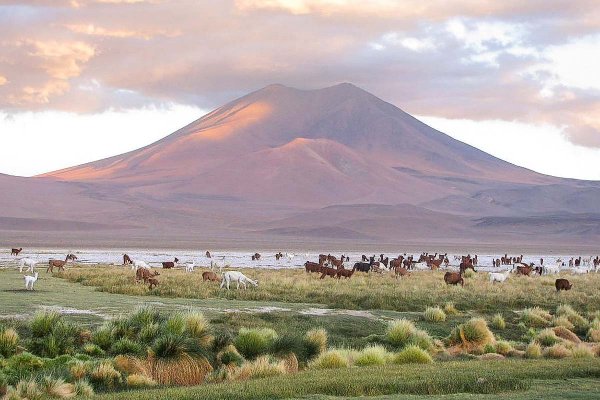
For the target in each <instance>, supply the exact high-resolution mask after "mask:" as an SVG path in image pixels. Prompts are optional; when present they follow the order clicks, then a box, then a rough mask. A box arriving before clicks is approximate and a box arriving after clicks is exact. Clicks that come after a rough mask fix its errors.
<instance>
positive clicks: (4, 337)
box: [0, 328, 19, 358]
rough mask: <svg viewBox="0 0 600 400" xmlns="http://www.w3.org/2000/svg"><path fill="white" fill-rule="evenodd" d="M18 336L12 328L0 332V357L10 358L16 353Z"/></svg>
mask: <svg viewBox="0 0 600 400" xmlns="http://www.w3.org/2000/svg"><path fill="white" fill-rule="evenodd" d="M18 346H19V334H18V333H17V331H15V330H14V329H13V328H7V329H2V331H0V356H2V357H7V358H8V357H10V356H12V355H13V354H15V353H16V352H17V348H18Z"/></svg>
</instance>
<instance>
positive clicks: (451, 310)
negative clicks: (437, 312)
mask: <svg viewBox="0 0 600 400" xmlns="http://www.w3.org/2000/svg"><path fill="white" fill-rule="evenodd" d="M444 312H445V313H446V314H448V315H458V314H460V311H458V310H457V309H456V307H455V306H454V303H452V302H450V301H449V302H447V303H446V304H444Z"/></svg>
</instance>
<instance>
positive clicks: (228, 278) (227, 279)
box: [220, 271, 258, 290]
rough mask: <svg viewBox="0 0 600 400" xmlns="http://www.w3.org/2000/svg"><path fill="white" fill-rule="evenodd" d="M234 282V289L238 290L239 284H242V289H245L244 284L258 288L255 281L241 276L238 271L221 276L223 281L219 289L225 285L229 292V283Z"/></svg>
mask: <svg viewBox="0 0 600 400" xmlns="http://www.w3.org/2000/svg"><path fill="white" fill-rule="evenodd" d="M232 281H233V282H235V283H236V284H237V286H236V288H237V289H239V288H240V283H241V284H242V286H243V287H244V289H246V288H247V287H246V283H250V284H251V285H253V286H254V287H258V282H257V281H253V280H252V279H250V278H248V277H247V276H246V275H244V274H242V273H241V272H239V271H227V272H225V273H224V274H223V280H221V286H220V287H221V289H222V288H223V287H224V286H225V285H227V290H229V284H230V283H231V282H232Z"/></svg>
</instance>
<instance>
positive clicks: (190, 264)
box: [185, 262, 196, 272]
mask: <svg viewBox="0 0 600 400" xmlns="http://www.w3.org/2000/svg"><path fill="white" fill-rule="evenodd" d="M195 266H196V264H194V263H193V262H188V263H185V272H194V267H195Z"/></svg>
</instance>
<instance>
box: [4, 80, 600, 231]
mask: <svg viewBox="0 0 600 400" xmlns="http://www.w3.org/2000/svg"><path fill="white" fill-rule="evenodd" d="M124 134H126V132H125V133H124ZM0 185H1V186H2V187H3V188H6V187H10V188H11V189H12V190H11V191H10V193H7V192H6V190H5V191H4V192H5V193H2V194H0V200H1V201H2V204H6V205H7V206H6V207H5V208H4V210H3V211H1V212H0V218H2V217H5V218H24V217H26V218H40V219H44V218H45V219H48V218H49V217H52V218H58V217H60V219H62V220H68V221H79V222H82V223H88V224H90V225H81V226H83V228H81V229H87V230H89V231H94V229H95V227H96V228H97V229H96V230H97V231H98V232H100V231H101V229H100V228H99V227H98V226H99V225H94V224H100V223H102V224H106V223H107V220H108V221H114V222H113V225H114V226H115V230H116V231H119V232H121V233H122V234H123V235H126V234H125V233H123V232H125V231H127V232H129V233H128V235H130V234H131V232H138V231H139V232H138V233H136V235H141V236H140V237H142V236H144V235H155V234H160V235H164V236H165V237H175V236H177V235H182V234H183V233H182V231H184V230H186V231H187V232H198V234H199V235H200V233H199V232H202V235H205V234H207V232H206V229H207V228H209V229H210V231H211V232H212V233H213V234H215V235H217V236H219V235H221V236H222V237H223V238H227V237H233V236H236V237H243V236H244V235H249V236H248V237H249V238H255V239H256V238H258V237H265V238H269V237H277V238H282V237H287V238H289V237H304V238H308V240H310V238H316V237H329V238H333V239H335V238H336V237H337V238H339V239H340V240H355V241H364V240H366V241H368V240H375V241H376V240H380V239H381V238H385V240H388V241H392V242H393V241H397V240H404V239H406V238H422V239H427V238H428V237H437V238H444V237H448V238H459V239H465V240H467V239H468V240H476V238H477V237H478V235H480V234H485V233H486V232H488V231H489V232H490V237H491V238H497V240H502V237H503V235H504V236H506V238H518V237H519V235H520V233H519V232H520V230H519V226H520V225H519V224H528V222H527V221H528V220H527V219H526V218H527V217H530V216H536V218H544V216H546V218H549V219H548V220H549V221H550V220H551V221H554V223H548V224H544V223H540V221H538V220H536V226H539V227H540V235H541V236H540V237H543V236H544V235H548V237H551V238H553V239H556V238H559V237H560V235H561V232H563V231H564V232H567V231H568V232H569V235H574V236H577V235H578V233H577V232H578V230H577V229H576V226H577V224H576V223H574V222H573V219H572V220H571V221H570V222H568V224H567V222H565V221H566V220H565V219H564V218H563V219H561V218H556V217H555V216H556V215H559V214H560V215H563V216H564V215H565V214H573V215H574V217H573V218H574V219H577V218H584V217H582V215H596V214H598V213H600V206H599V205H598V202H597V199H598V198H600V185H599V184H598V183H596V182H582V181H575V180H566V179H559V178H553V177H549V176H545V175H541V174H538V173H535V172H533V171H530V170H527V169H524V168H521V167H518V166H515V165H512V164H510V163H507V162H505V161H502V160H500V159H498V158H496V157H493V156H491V155H489V154H487V153H485V152H482V151H480V150H478V149H476V148H474V147H472V146H469V145H467V144H464V143H462V142H460V141H457V140H455V139H453V138H451V137H449V136H447V135H445V134H443V133H441V132H438V131H436V130H434V129H432V128H431V127H429V126H427V125H425V124H423V123H422V122H420V121H418V120H417V119H415V118H413V117H412V116H411V115H409V114H407V113H405V112H404V111H402V110H401V109H399V108H397V107H396V106H394V105H392V104H389V103H387V102H385V101H383V100H381V99H379V98H377V97H375V96H373V95H372V94H370V93H368V92H366V91H364V90H362V89H360V88H357V87H356V86H353V85H351V84H347V83H344V84H340V85H336V86H333V87H328V88H324V89H319V90H299V89H294V88H289V87H285V86H282V85H271V86H267V87H266V88H264V89H261V90H258V91H256V92H253V93H250V94H248V95H246V96H244V97H241V98H239V99H237V100H234V101H232V102H230V103H228V104H226V105H224V106H222V107H220V108H217V109H216V110H214V111H213V112H211V113H209V114H207V115H205V116H204V117H202V118H200V119H198V120H197V121H194V122H192V123H191V124H189V125H187V126H186V127H184V128H182V129H180V130H178V131H176V132H174V133H173V134H171V135H169V136H167V137H165V138H164V139H162V140H159V141H157V142H155V143H153V144H150V145H148V146H146V147H144V148H141V149H138V150H135V151H132V152H129V153H126V154H121V155H117V156H114V157H111V158H108V159H104V160H100V161H95V162H91V163H88V164H84V165H81V166H75V167H72V168H67V169H64V170H61V171H55V172H50V173H47V174H44V175H42V176H41V177H37V178H29V179H27V178H16V177H7V176H0ZM24 196H25V197H31V198H32V199H35V200H32V201H31V202H30V203H29V204H26V203H23V202H21V201H19V199H20V198H23V197H24ZM350 206H352V207H350ZM331 207H333V208H331ZM336 207H337V208H336ZM382 215H384V216H383V217H382ZM508 217H510V218H513V219H511V220H501V219H498V218H508ZM481 218H487V219H481ZM490 218H495V219H490ZM592 220H594V219H593V218H592ZM117 221H118V223H117ZM308 221H310V223H308ZM561 221H562V222H561ZM561 224H562V225H564V226H567V225H568V229H566V230H561V226H562V225H561ZM25 225H26V226H27V227H30V228H31V227H32V226H34V225H32V222H31V221H29V222H27V224H25ZM40 226H41V225H40ZM102 226H104V225H102ZM135 227H138V228H139V229H138V231H136V228H135ZM586 227H587V228H586V229H585V232H588V233H589V232H591V233H592V234H593V233H594V232H596V231H597V229H594V227H593V223H592V226H591V227H590V224H589V223H588V224H586ZM582 234H583V233H582ZM90 235H91V236H93V235H92V234H90ZM529 236H530V235H529ZM249 240H251V239H249ZM511 240H512V239H511Z"/></svg>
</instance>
